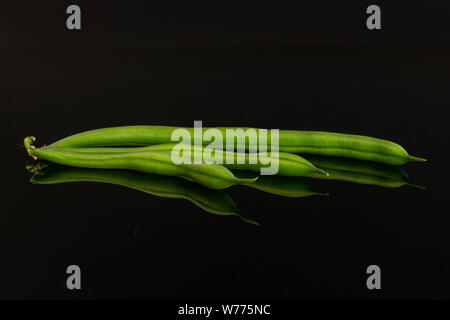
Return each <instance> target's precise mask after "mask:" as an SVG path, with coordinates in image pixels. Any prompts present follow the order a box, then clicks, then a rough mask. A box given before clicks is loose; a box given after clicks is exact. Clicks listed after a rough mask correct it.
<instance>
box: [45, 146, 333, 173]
mask: <svg viewBox="0 0 450 320" xmlns="http://www.w3.org/2000/svg"><path fill="white" fill-rule="evenodd" d="M176 146H178V145H177V144H172V143H168V144H158V145H153V146H148V147H138V148H136V147H134V148H111V147H110V148H61V149H60V148H52V149H53V150H56V149H58V150H66V151H68V152H76V153H83V154H124V153H139V152H152V151H158V152H167V153H169V154H170V153H171V152H172V150H173V148H175V147H176ZM186 148H187V149H188V150H189V148H190V150H191V161H192V162H193V161H194V159H195V154H197V155H198V154H200V156H203V155H204V156H205V157H204V160H211V159H212V158H211V157H206V154H205V153H204V148H203V147H201V146H186ZM215 152H217V153H220V158H221V159H222V162H223V163H222V165H223V166H224V167H226V168H228V169H234V170H247V171H260V169H261V167H267V165H265V163H267V161H268V160H269V156H270V153H268V154H267V155H264V156H263V155H261V154H258V153H246V154H243V153H237V152H233V153H231V152H227V151H222V150H216V151H215ZM215 152H214V153H212V156H214V154H215ZM229 154H231V156H232V158H233V159H234V163H226V158H227V155H229ZM238 156H242V157H243V158H245V159H244V163H238V161H237V158H238ZM250 158H254V159H255V161H254V162H255V164H252V163H250ZM272 161H278V173H277V174H278V175H282V176H306V175H308V174H310V173H317V174H321V175H326V174H327V173H326V172H325V171H324V170H321V169H318V168H317V167H315V166H314V165H313V164H312V163H310V162H309V161H307V160H305V159H304V158H302V157H300V156H298V155H295V154H289V153H283V152H279V153H278V160H276V159H273V160H272Z"/></svg>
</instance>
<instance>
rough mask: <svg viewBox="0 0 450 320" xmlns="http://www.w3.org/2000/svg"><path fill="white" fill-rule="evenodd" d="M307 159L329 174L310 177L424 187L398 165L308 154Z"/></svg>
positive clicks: (381, 184)
mask: <svg viewBox="0 0 450 320" xmlns="http://www.w3.org/2000/svg"><path fill="white" fill-rule="evenodd" d="M307 159H308V160H309V161H311V162H312V163H314V164H315V165H316V166H318V167H319V168H322V169H324V170H327V172H328V173H329V174H330V175H329V176H327V177H323V176H321V175H317V174H314V173H312V174H310V175H309V176H310V177H312V178H319V179H329V180H341V181H349V182H354V183H361V184H370V185H377V186H382V187H388V188H398V187H401V186H404V185H409V186H414V187H418V188H421V189H425V188H424V187H422V186H418V185H414V184H412V183H411V181H410V179H409V178H408V175H407V174H406V172H405V171H403V170H402V169H401V168H399V167H394V166H389V165H384V164H379V163H373V162H367V161H360V160H351V159H343V158H336V157H324V156H313V155H310V156H307Z"/></svg>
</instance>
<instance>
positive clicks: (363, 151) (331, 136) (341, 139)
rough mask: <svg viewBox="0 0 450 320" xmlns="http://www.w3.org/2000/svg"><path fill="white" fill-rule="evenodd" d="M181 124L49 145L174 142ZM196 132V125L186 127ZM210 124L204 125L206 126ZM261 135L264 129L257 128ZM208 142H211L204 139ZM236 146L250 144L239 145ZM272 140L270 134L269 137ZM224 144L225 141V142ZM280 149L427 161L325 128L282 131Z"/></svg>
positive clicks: (115, 130)
mask: <svg viewBox="0 0 450 320" xmlns="http://www.w3.org/2000/svg"><path fill="white" fill-rule="evenodd" d="M178 128H179V127H169V126H123V127H112V128H103V129H96V130H90V131H85V132H82V133H78V134H75V135H72V136H69V137H67V138H64V139H61V140H59V141H56V142H54V143H52V144H51V145H50V146H49V147H50V148H92V147H111V146H148V145H154V144H165V143H172V142H173V141H172V140H171V137H172V133H173V132H174V130H176V129H178ZM183 129H186V130H188V131H189V133H190V134H191V135H192V136H194V128H183ZM207 129H208V128H203V130H207ZM215 129H217V130H219V131H220V132H221V133H222V134H223V136H226V129H234V130H238V129H243V130H247V129H252V128H237V127H218V128H215ZM254 130H255V131H256V133H257V136H259V131H260V130H261V129H254ZM204 143H205V144H207V143H208V142H206V141H205V142H204ZM234 143H235V150H236V148H244V147H245V148H249V145H248V143H247V142H246V145H245V146H240V145H237V142H236V141H235V142H234ZM267 143H268V146H270V144H271V137H270V135H269V136H268V137H267ZM224 147H225V144H224ZM279 151H281V152H289V153H309V154H318V155H324V156H334V157H345V158H353V159H358V160H365V161H373V162H380V163H385V164H389V165H400V164H403V163H405V162H408V161H426V160H425V159H423V158H419V157H414V156H411V155H409V154H408V153H407V152H406V150H405V149H404V148H403V147H402V146H400V145H398V144H396V143H394V142H391V141H388V140H383V139H377V138H372V137H367V136H361V135H353V134H343V133H335V132H323V131H294V130H280V131H279Z"/></svg>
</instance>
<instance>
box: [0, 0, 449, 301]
mask: <svg viewBox="0 0 450 320" xmlns="http://www.w3.org/2000/svg"><path fill="white" fill-rule="evenodd" d="M19 3H20V1H15V2H11V4H16V6H17V7H16V8H15V10H14V11H13V12H10V11H7V10H6V9H5V10H1V12H0V14H2V15H3V16H2V19H1V21H3V22H4V24H3V26H2V28H0V33H1V34H2V35H3V37H2V39H3V41H2V42H1V43H0V46H1V49H2V50H0V61H2V69H1V77H0V88H1V89H0V113H1V117H0V119H1V120H2V126H1V128H0V130H1V137H2V140H1V141H2V153H1V158H0V162H1V164H2V165H1V169H2V171H1V202H2V206H1V210H0V212H1V213H0V252H1V261H0V275H1V277H2V282H1V285H0V297H2V298H3V297H7V298H14V297H15V298H17V297H19V298H20V297H25V298H49V297H52V298H80V297H81V298H108V297H109V298H148V299H174V298H181V299H195V298H217V299H220V298H228V299H238V298H255V299H257V298H277V299H301V298H340V299H342V298H344V299H345V298H370V299H376V298H385V299H388V298H450V294H449V289H448V288H449V287H450V272H449V270H450V250H449V244H450V215H449V214H448V212H447V211H448V210H447V207H448V200H447V199H448V182H447V181H448V179H447V176H448V171H449V170H448V163H449V160H448V159H449V158H448V148H447V144H448V140H447V136H448V119H449V116H448V93H449V81H448V75H449V74H450V64H449V61H450V60H449V59H448V57H449V55H450V51H449V50H448V48H447V47H446V46H445V43H448V41H449V39H450V38H449V37H448V35H447V34H446V32H445V30H446V27H448V19H445V17H443V16H442V15H444V14H446V13H448V12H449V11H448V10H434V11H430V10H431V9H430V8H428V9H426V8H423V7H420V8H418V7H416V6H405V5H404V4H400V3H399V4H398V7H395V6H397V5H396V4H394V3H393V4H392V7H391V8H390V9H389V10H390V11H389V14H383V15H382V16H384V17H385V18H383V19H385V20H383V21H384V22H383V23H386V25H385V26H386V28H384V29H383V30H382V32H377V33H368V32H369V31H367V30H366V29H364V21H363V15H364V14H365V13H364V8H363V7H361V6H353V5H350V4H345V3H339V5H336V4H335V2H333V3H334V5H333V4H331V2H330V3H328V4H319V3H317V4H316V3H315V2H314V3H312V2H311V3H309V2H308V3H306V2H301V1H291V2H289V5H288V4H286V5H283V6H281V5H280V4H279V3H278V2H277V3H275V2H274V3H273V4H270V5H269V4H268V6H267V7H266V6H265V4H264V6H263V5H259V4H258V5H257V4H255V3H252V4H248V3H245V2H239V4H237V3H236V4H233V5H229V6H225V5H222V4H221V5H220V8H217V7H214V6H215V5H217V4H215V2H214V4H213V2H208V3H209V5H211V6H213V7H205V8H204V10H198V8H197V7H195V6H194V5H193V4H192V3H190V2H189V3H188V2H184V4H183V5H182V6H178V5H173V4H172V3H170V2H161V3H158V4H156V3H154V2H149V1H142V2H140V5H136V6H129V7H128V6H126V5H124V4H123V3H122V2H120V3H119V2H117V3H112V2H111V1H109V2H108V3H102V2H101V1H100V2H97V1H95V2H94V1H89V2H83V3H82V4H81V3H80V5H81V6H82V8H83V10H85V13H83V14H84V15H85V17H86V20H85V22H86V25H85V26H84V27H85V28H84V29H82V30H81V32H79V33H70V34H68V33H67V30H66V29H65V26H64V12H65V5H64V4H63V3H62V2H61V3H60V4H59V5H58V6H54V4H53V3H52V4H50V2H48V3H47V2H46V3H43V2H36V4H32V3H31V2H28V3H27V4H24V5H23V6H19ZM5 5H6V4H5ZM153 6H155V7H153ZM218 6H219V5H218ZM346 6H347V7H346ZM424 6H425V4H424ZM106 8H107V9H106ZM414 10H420V12H416V11H414ZM424 10H425V11H426V12H428V15H424V14H422V13H423V12H424ZM435 11H438V13H437V14H438V15H441V16H440V17H439V16H438V17H437V18H435V17H434V16H433V14H432V13H433V12H435ZM414 16H417V17H418V16H420V17H422V19H417V20H415V19H411V17H414ZM17 17H20V18H17ZM425 17H428V19H429V21H425V20H423V19H425ZM37 26H39V27H37ZM355 26H356V27H355ZM406 26H407V27H406ZM355 28H357V29H355ZM441 40H442V41H444V40H445V41H447V42H445V43H443V42H440V41H441ZM194 120H202V121H203V125H205V126H229V125H232V126H251V127H263V128H279V129H299V130H330V131H337V132H345V133H355V134H363V135H370V136H374V137H379V138H385V139H389V140H393V141H395V142H398V143H400V144H402V145H404V146H405V148H406V149H407V150H408V151H410V152H411V154H417V155H420V156H423V157H426V158H428V159H429V162H428V163H425V164H407V165H405V166H402V170H404V171H405V172H407V174H408V176H409V178H410V180H411V181H412V182H413V183H414V184H417V185H423V186H425V187H426V188H427V189H426V190H422V189H419V188H413V187H410V186H402V187H398V188H385V187H380V186H376V185H371V184H357V183H351V182H346V181H339V180H317V179H305V180H303V181H304V182H306V183H308V184H309V185H310V187H311V188H312V190H314V191H319V192H324V193H329V196H308V197H300V198H292V197H282V196H279V195H274V194H269V193H265V192H261V191H260V190H256V189H254V188H249V187H244V186H238V187H233V188H231V189H229V190H226V191H225V192H226V193H227V194H228V195H229V197H231V198H232V199H233V202H234V203H235V205H236V206H237V207H238V208H239V210H240V212H243V213H245V214H246V215H247V216H248V217H251V218H252V219H254V220H255V221H257V222H259V224H260V225H259V226H255V225H252V224H249V223H245V222H243V221H242V220H241V219H238V218H236V217H234V216H231V217H223V216H217V215H214V214H208V213H206V212H205V211H204V210H203V209H202V208H199V207H198V206H197V205H195V204H192V203H191V202H189V201H186V200H180V199H172V198H160V197H154V196H151V195H148V194H146V193H143V192H138V191H136V190H132V189H130V188H124V187H122V186H118V185H114V184H109V183H92V182H77V183H61V184H52V185H40V184H32V183H30V182H29V180H30V173H29V172H28V171H27V170H25V165H26V162H27V161H28V158H29V157H28V156H27V154H26V153H25V151H24V148H23V146H21V141H23V138H24V137H25V136H27V135H35V136H36V137H37V138H38V141H39V142H40V143H42V144H49V143H51V142H53V141H55V140H57V139H60V138H63V137H65V136H68V135H70V134H73V133H75V132H79V131H83V130H88V129H93V128H100V127H107V126H116V125H131V124H154V125H158V124H160V125H176V126H192V125H193V121H194ZM71 264H77V265H79V266H80V268H81V270H82V290H81V291H80V292H73V291H68V290H67V288H66V278H67V274H66V268H67V266H69V265H71ZM372 264H376V265H379V266H380V268H381V272H382V277H381V279H382V290H381V291H376V292H374V291H369V290H367V287H366V279H367V274H366V269H367V267H368V266H369V265H372Z"/></svg>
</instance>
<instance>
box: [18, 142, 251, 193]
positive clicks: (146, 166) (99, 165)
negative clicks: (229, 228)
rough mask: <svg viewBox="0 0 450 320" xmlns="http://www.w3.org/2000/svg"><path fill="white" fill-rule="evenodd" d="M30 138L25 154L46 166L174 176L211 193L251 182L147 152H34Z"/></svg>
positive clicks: (214, 167)
mask: <svg viewBox="0 0 450 320" xmlns="http://www.w3.org/2000/svg"><path fill="white" fill-rule="evenodd" d="M33 141H34V140H33V138H32V137H27V138H25V140H24V145H25V147H26V149H27V151H28V153H29V154H30V155H31V156H32V157H34V158H39V159H42V160H47V161H50V162H54V163H58V164H62V165H68V166H73V167H84V168H96V169H129V170H135V171H140V172H144V173H153V174H160V175H168V176H178V177H180V178H184V179H187V180H190V181H194V182H197V183H199V184H201V185H203V186H205V187H208V188H211V189H225V188H228V187H230V186H232V185H235V184H249V183H252V182H253V181H255V179H239V178H236V177H235V176H234V175H233V173H232V172H231V171H229V170H228V169H227V168H225V167H223V166H221V165H219V164H180V165H176V164H174V163H173V162H172V159H171V155H170V153H168V152H162V151H148V152H139V153H126V154H82V153H75V152H67V151H64V149H51V148H35V147H34V146H32V142H33Z"/></svg>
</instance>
